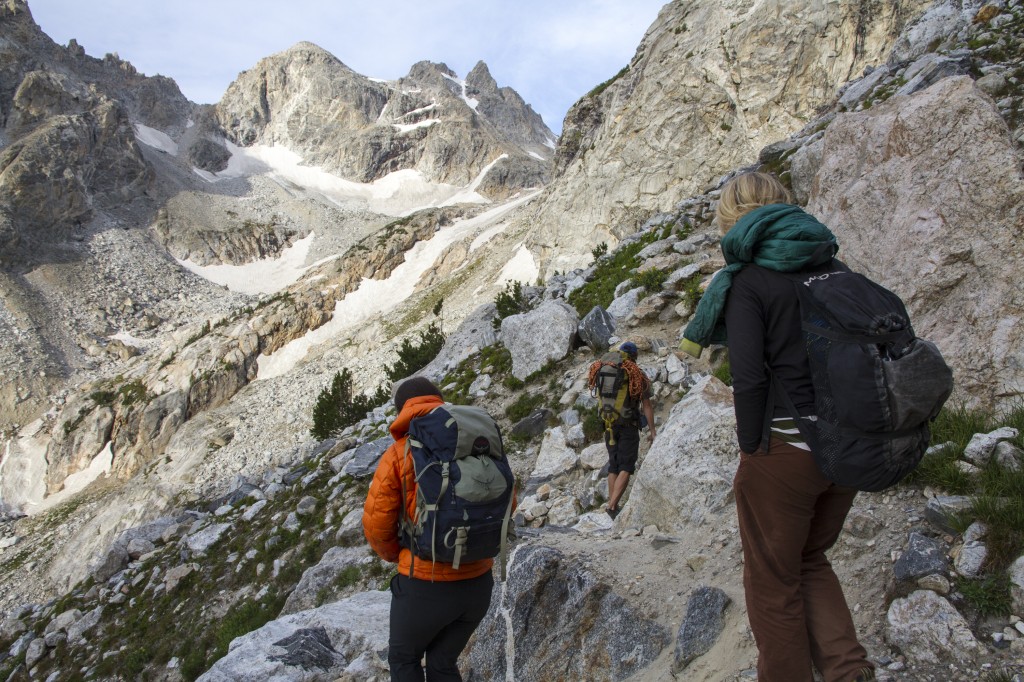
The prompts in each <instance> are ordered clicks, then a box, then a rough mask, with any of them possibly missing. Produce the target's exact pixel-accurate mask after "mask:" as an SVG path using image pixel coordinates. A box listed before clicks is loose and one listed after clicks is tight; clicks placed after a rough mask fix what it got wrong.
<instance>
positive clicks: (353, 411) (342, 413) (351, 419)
mask: <svg viewBox="0 0 1024 682" xmlns="http://www.w3.org/2000/svg"><path fill="white" fill-rule="evenodd" d="M379 392H380V389H378V393H379ZM372 400H373V399H372V398H368V397H366V396H364V395H353V392H352V373H351V372H349V371H348V368H347V367H346V368H345V369H343V370H341V371H340V372H336V373H335V374H334V379H333V380H332V381H331V385H330V387H329V388H325V389H323V390H322V391H320V395H318V396H317V398H316V403H315V404H314V405H313V428H311V429H310V433H311V434H312V435H313V437H314V438H316V439H318V440H324V439H326V438H330V437H331V436H333V435H335V434H337V433H339V432H341V430H342V429H344V428H345V427H346V426H350V425H351V424H355V423H356V422H357V421H359V420H360V419H362V418H363V417H364V416H366V413H367V412H368V411H370V410H371V409H373V407H374V404H375V403H373V402H371V401H372Z"/></svg>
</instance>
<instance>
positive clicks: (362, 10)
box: [28, 0, 666, 133]
mask: <svg viewBox="0 0 1024 682" xmlns="http://www.w3.org/2000/svg"><path fill="white" fill-rule="evenodd" d="M665 1H666V0H516V1H514V2H512V1H510V0H431V1H429V2H424V1H422V0H420V1H419V2H416V1H415V0H391V1H388V0H287V1H282V0H274V1H270V0H176V1H175V2H168V1H167V0H161V1H160V2H156V1H154V0H28V2H29V8H30V9H31V11H32V15H33V17H34V18H35V20H36V23H38V24H39V25H40V26H41V27H42V29H43V31H44V32H45V33H46V34H47V35H49V36H50V37H51V38H53V40H55V41H56V42H58V43H60V44H66V43H67V42H68V40H69V39H71V38H75V39H77V40H78V42H79V43H80V44H81V45H82V46H83V47H84V48H85V50H86V52H87V53H88V54H90V55H92V56H95V57H102V56H103V55H104V54H106V53H108V52H116V53H118V55H119V56H120V57H121V58H122V59H125V60H127V61H129V62H131V63H132V64H133V65H134V66H135V67H136V68H137V69H138V70H139V71H141V72H143V73H145V74H147V75H155V74H161V75H164V76H169V77H171V78H173V79H174V80H175V81H176V82H177V83H178V86H179V87H180V88H181V90H182V92H184V93H185V96H186V97H188V98H189V99H191V100H193V101H195V102H200V103H212V102H216V101H217V100H219V99H220V97H221V95H222V94H223V93H224V91H225V89H227V86H228V85H229V84H230V83H231V82H232V81H233V80H234V79H235V78H236V77H237V75H238V74H239V73H240V72H241V71H244V70H246V69H248V68H250V67H252V66H253V65H255V64H256V62H257V61H259V60H260V59H261V58H263V57H266V56H268V55H271V54H274V53H275V52H280V51H282V50H285V49H287V48H289V47H291V46H292V45H294V44H295V43H297V42H299V41H302V40H308V41H310V42H313V43H316V44H318V45H320V46H321V47H323V48H325V49H327V50H328V51H330V52H331V53H332V54H334V55H335V56H336V57H338V59H340V60H341V61H342V62H344V63H345V64H347V65H348V66H349V67H350V68H352V69H354V70H355V71H357V72H358V73H361V74H363V75H366V76H371V77H375V78H387V79H394V78H398V77H400V76H404V75H405V74H406V73H408V71H409V67H411V66H412V65H413V64H414V63H416V62H418V61H421V60H424V59H426V60H430V61H434V62H444V63H446V64H447V65H448V66H449V67H451V68H452V69H453V70H454V71H455V72H456V73H457V74H458V75H459V76H460V77H465V75H466V74H467V73H468V72H469V70H470V69H472V68H473V66H474V65H475V64H476V62H477V61H478V60H480V59H482V60H484V61H485V62H487V65H488V67H490V70H491V74H492V75H493V76H494V78H495V80H496V81H498V85H500V86H510V87H512V88H514V89H515V90H516V91H517V92H519V94H520V95H522V97H523V99H525V100H526V101H527V102H528V103H529V104H530V105H531V106H532V107H533V108H534V110H536V111H537V112H538V113H539V114H540V115H541V116H542V117H543V118H544V122H545V123H547V124H548V127H550V128H551V129H552V130H554V131H555V132H556V133H558V132H560V131H561V128H562V119H563V118H564V116H565V112H566V111H567V110H568V109H569V107H570V106H572V104H573V103H574V102H575V101H576V100H577V99H579V98H580V97H581V96H582V95H584V94H585V93H587V92H588V91H589V90H590V89H591V88H593V87H594V86H595V85H597V84H598V83H601V82H602V81H604V80H606V79H608V78H610V77H611V76H613V75H615V73H617V72H618V71H619V69H621V68H622V67H623V66H625V65H626V63H627V62H628V61H629V60H630V59H631V58H632V57H633V55H634V53H635V52H636V48H637V46H638V45H639V43H640V40H641V38H643V36H644V34H645V33H646V31H647V29H648V27H649V26H650V25H651V24H652V23H653V22H654V19H655V18H656V17H657V15H658V12H659V11H660V9H661V7H662V6H663V5H664V4H665Z"/></svg>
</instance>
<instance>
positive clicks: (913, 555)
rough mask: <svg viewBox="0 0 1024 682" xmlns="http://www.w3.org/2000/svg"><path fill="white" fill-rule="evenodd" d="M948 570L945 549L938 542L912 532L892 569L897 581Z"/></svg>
mask: <svg viewBox="0 0 1024 682" xmlns="http://www.w3.org/2000/svg"><path fill="white" fill-rule="evenodd" d="M948 568H949V563H948V562H947V561H946V548H945V545H943V543H941V542H940V541H938V540H936V539H934V538H930V537H927V536H925V535H921V534H920V533H917V532H913V533H911V534H910V539H909V542H908V543H907V548H906V549H904V550H903V554H901V555H900V558H899V559H897V560H896V563H895V564H894V565H893V567H892V571H893V574H894V575H895V576H896V579H897V580H917V579H918V578H922V577H924V576H926V575H931V574H933V573H945V572H946V571H947V570H948Z"/></svg>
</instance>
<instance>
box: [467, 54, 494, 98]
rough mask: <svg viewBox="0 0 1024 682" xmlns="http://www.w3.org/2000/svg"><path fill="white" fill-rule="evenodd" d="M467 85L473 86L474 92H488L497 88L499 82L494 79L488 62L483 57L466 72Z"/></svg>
mask: <svg viewBox="0 0 1024 682" xmlns="http://www.w3.org/2000/svg"><path fill="white" fill-rule="evenodd" d="M466 87H468V88H471V89H472V90H473V91H474V92H488V91H493V90H497V89H498V82H497V81H496V80H494V76H492V75H491V70H490V69H488V68H487V64H486V63H485V62H484V61H483V60H482V59H481V60H480V61H478V62H477V63H476V66H474V67H473V68H472V70H470V72H469V73H468V74H466Z"/></svg>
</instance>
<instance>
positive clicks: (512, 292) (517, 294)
mask: <svg viewBox="0 0 1024 682" xmlns="http://www.w3.org/2000/svg"><path fill="white" fill-rule="evenodd" d="M494 306H495V307H496V308H497V309H498V316H497V317H496V318H494V319H493V320H492V321H491V324H492V325H494V328H495V329H500V328H501V321H502V320H504V319H505V318H506V317H509V316H510V315H519V314H520V313H525V312H527V311H528V310H529V309H530V305H529V303H527V301H526V297H525V296H523V284H522V282H508V283H507V284H505V288H504V289H503V290H502V291H501V292H499V293H498V295H497V297H496V298H495V299H494Z"/></svg>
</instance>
